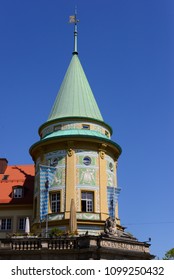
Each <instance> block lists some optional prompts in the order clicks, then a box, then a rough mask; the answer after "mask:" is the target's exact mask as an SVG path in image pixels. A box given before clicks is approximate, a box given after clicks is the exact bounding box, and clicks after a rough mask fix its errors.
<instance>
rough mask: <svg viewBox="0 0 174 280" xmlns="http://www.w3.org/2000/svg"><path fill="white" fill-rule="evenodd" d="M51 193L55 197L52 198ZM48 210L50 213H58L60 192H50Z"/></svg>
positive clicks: (59, 210)
mask: <svg viewBox="0 0 174 280" xmlns="http://www.w3.org/2000/svg"><path fill="white" fill-rule="evenodd" d="M53 195H55V196H56V197H55V198H54V199H53ZM49 196H50V199H49V200H50V211H51V213H60V212H61V192H60V191H56V192H50V194H49Z"/></svg>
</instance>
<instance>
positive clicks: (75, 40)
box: [69, 8, 79, 54]
mask: <svg viewBox="0 0 174 280" xmlns="http://www.w3.org/2000/svg"><path fill="white" fill-rule="evenodd" d="M78 22H79V20H78V19H77V8H75V13H74V15H73V16H70V17H69V23H74V51H73V54H78V51H77V23H78Z"/></svg>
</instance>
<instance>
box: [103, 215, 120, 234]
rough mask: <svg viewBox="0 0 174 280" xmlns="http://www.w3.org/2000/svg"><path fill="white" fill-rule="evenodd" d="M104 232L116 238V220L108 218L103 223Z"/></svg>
mask: <svg viewBox="0 0 174 280" xmlns="http://www.w3.org/2000/svg"><path fill="white" fill-rule="evenodd" d="M104 232H105V233H106V234H107V235H108V236H110V235H112V236H116V235H117V225H116V219H112V218H111V217H108V218H107V219H106V222H105V226H104Z"/></svg>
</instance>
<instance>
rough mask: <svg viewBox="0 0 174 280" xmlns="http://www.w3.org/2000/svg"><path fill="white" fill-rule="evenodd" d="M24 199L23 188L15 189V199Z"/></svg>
mask: <svg viewBox="0 0 174 280" xmlns="http://www.w3.org/2000/svg"><path fill="white" fill-rule="evenodd" d="M22 197H23V188H22V187H16V188H14V189H13V198H22Z"/></svg>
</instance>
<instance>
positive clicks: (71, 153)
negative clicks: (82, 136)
mask: <svg viewBox="0 0 174 280" xmlns="http://www.w3.org/2000/svg"><path fill="white" fill-rule="evenodd" d="M72 155H73V149H71V148H70V149H68V156H69V157H72Z"/></svg>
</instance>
